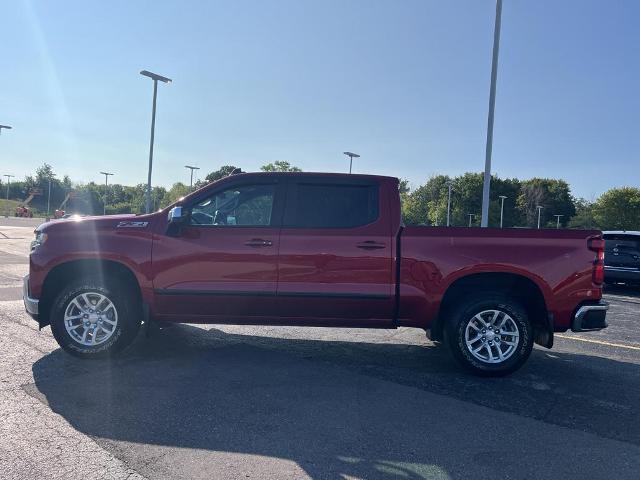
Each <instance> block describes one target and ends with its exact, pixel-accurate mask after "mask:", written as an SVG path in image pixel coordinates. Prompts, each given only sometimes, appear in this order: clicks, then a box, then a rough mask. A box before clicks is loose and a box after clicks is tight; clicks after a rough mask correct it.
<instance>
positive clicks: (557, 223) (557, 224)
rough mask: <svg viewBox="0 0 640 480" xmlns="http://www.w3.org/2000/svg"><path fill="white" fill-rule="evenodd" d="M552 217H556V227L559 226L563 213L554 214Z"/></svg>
mask: <svg viewBox="0 0 640 480" xmlns="http://www.w3.org/2000/svg"><path fill="white" fill-rule="evenodd" d="M554 217H556V219H557V220H558V221H557V222H556V228H560V219H561V218H562V217H564V215H554Z"/></svg>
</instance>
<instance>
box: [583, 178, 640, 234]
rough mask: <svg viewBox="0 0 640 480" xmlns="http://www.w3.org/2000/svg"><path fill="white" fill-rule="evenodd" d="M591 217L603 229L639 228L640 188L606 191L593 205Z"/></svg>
mask: <svg viewBox="0 0 640 480" xmlns="http://www.w3.org/2000/svg"><path fill="white" fill-rule="evenodd" d="M593 218H594V220H595V222H596V224H597V225H598V226H599V227H600V228H602V229H604V230H640V189H638V188H633V187H622V188H612V189H611V190H608V191H606V192H605V193H603V194H602V195H601V196H600V198H598V200H596V202H595V204H594V206H593Z"/></svg>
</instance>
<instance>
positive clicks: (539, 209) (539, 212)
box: [536, 205, 544, 228]
mask: <svg viewBox="0 0 640 480" xmlns="http://www.w3.org/2000/svg"><path fill="white" fill-rule="evenodd" d="M536 208H537V209H538V228H540V214H541V213H542V209H543V208H544V207H541V206H540V205H538V206H537V207H536Z"/></svg>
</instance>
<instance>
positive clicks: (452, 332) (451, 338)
mask: <svg viewBox="0 0 640 480" xmlns="http://www.w3.org/2000/svg"><path fill="white" fill-rule="evenodd" d="M488 310H492V311H498V312H502V314H506V315H508V317H510V318H511V319H512V320H513V324H512V325H513V327H510V328H512V329H513V328H517V333H518V340H517V342H515V340H514V341H513V343H516V345H515V349H513V351H512V353H511V354H510V356H508V358H506V359H505V360H503V361H500V360H499V359H498V360H497V361H496V363H490V362H488V361H484V360H482V359H480V358H477V357H476V356H475V354H474V353H472V351H471V349H470V347H468V346H467V342H466V337H465V335H466V332H467V325H469V323H471V322H472V320H474V317H475V316H476V315H478V314H480V313H482V312H486V311H488ZM482 318H488V319H490V318H491V316H490V315H489V316H487V314H486V313H485V315H484V316H482ZM498 318H506V316H505V315H502V316H501V317H498ZM498 321H499V320H498ZM509 323H510V325H511V322H509ZM474 325H478V324H477V323H475V324H474ZM469 328H472V327H469ZM469 331H470V332H472V330H469ZM513 332H514V333H515V330H513ZM489 333H490V334H491V336H492V338H493V342H495V343H492V345H491V346H488V343H489V342H488V335H485V336H483V337H482V338H484V340H478V343H475V344H473V346H474V348H477V347H476V346H479V345H480V344H481V343H480V342H482V343H485V345H486V346H485V347H484V348H483V349H482V350H481V353H478V355H481V356H482V355H484V356H486V357H489V355H491V356H493V355H494V353H495V354H496V355H495V356H496V357H497V350H495V349H500V353H501V354H502V353H504V352H506V351H508V349H509V348H510V347H509V346H508V344H507V343H504V341H505V340H507V341H508V340H513V338H515V337H509V336H508V335H507V337H504V336H500V335H495V337H494V333H492V332H489ZM478 334H479V335H481V332H479V333H478ZM445 335H446V343H447V344H448V346H449V348H450V350H451V353H452V354H453V357H454V358H455V359H456V360H457V361H458V362H459V363H460V364H462V366H464V367H465V368H466V369H467V370H469V371H471V372H472V373H474V374H476V375H480V376H494V377H498V376H503V375H508V374H510V373H513V372H515V371H516V370H518V369H519V368H520V367H521V366H522V365H523V364H524V362H526V361H527V359H528V358H529V355H531V350H532V349H533V329H532V327H531V323H530V322H529V318H528V316H527V312H526V310H525V309H524V308H523V307H522V305H521V304H520V303H519V302H518V301H516V300H514V299H512V298H509V297H507V296H506V295H502V294H496V293H486V294H477V295H472V296H470V297H468V298H467V299H465V300H463V301H462V302H461V303H460V304H459V305H458V306H457V307H455V308H454V309H453V310H452V311H451V317H450V318H449V319H448V322H447V324H446V327H445ZM501 339H502V340H501ZM501 341H502V342H503V343H502V344H501V346H499V345H498V344H499V343H500V342H501ZM503 348H506V349H507V350H502V349H503ZM485 352H486V353H485Z"/></svg>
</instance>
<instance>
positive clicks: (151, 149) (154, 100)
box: [140, 70, 171, 213]
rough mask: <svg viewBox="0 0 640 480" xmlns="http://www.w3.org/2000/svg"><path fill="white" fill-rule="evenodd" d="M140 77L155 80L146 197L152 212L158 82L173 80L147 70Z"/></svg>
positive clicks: (149, 210)
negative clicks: (152, 172) (152, 175)
mask: <svg viewBox="0 0 640 480" xmlns="http://www.w3.org/2000/svg"><path fill="white" fill-rule="evenodd" d="M140 75H144V76H145V77H149V78H150V79H152V80H153V109H152V110H151V140H150V141H149V175H148V176H147V195H146V204H147V205H146V211H147V213H149V212H151V170H152V167H153V137H154V135H155V130H156V98H157V97H158V80H160V81H161V82H163V83H170V82H171V79H170V78H167V77H163V76H162V75H158V74H156V73H151V72H149V71H147V70H142V71H141V72H140Z"/></svg>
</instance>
